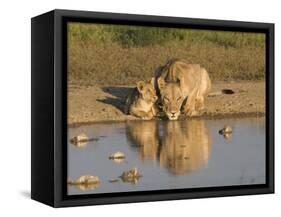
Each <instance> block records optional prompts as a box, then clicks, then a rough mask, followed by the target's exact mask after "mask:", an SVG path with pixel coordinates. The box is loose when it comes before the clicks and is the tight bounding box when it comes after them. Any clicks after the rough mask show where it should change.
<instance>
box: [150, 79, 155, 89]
mask: <svg viewBox="0 0 281 217" xmlns="http://www.w3.org/2000/svg"><path fill="white" fill-rule="evenodd" d="M150 83H151V84H152V86H153V87H154V88H155V78H151V80H150Z"/></svg>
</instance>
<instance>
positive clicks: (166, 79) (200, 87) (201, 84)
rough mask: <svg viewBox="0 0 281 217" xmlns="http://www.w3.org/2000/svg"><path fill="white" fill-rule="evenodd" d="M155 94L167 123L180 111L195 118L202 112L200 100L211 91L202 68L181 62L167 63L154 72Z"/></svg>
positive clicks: (174, 118)
mask: <svg viewBox="0 0 281 217" xmlns="http://www.w3.org/2000/svg"><path fill="white" fill-rule="evenodd" d="M155 77H156V79H157V82H156V84H157V91H158V95H159V97H160V99H161V102H162V105H163V111H164V113H165V114H166V116H167V117H168V118H169V119H170V120H176V119H178V117H179V115H180V112H181V109H182V111H183V113H184V114H185V115H187V116H196V115H199V114H200V112H201V111H202V110H203V109H204V98H205V96H206V95H207V94H208V92H209V91H210V89H211V81H210V78H209V75H208V72H207V71H206V69H205V68H203V67H201V66H200V65H198V64H189V63H187V62H186V61H184V60H179V59H174V60H170V61H168V62H167V63H166V65H164V66H163V67H160V68H159V69H158V70H156V73H155Z"/></svg>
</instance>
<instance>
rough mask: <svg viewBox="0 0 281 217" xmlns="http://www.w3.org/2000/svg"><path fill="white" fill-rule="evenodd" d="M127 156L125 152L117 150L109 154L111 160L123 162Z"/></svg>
mask: <svg viewBox="0 0 281 217" xmlns="http://www.w3.org/2000/svg"><path fill="white" fill-rule="evenodd" d="M125 158H126V156H125V154H124V153H123V152H120V151H118V152H115V153H114V154H112V155H110V156H109V159H110V160H113V161H114V162H116V163H121V162H123V161H124V159H125Z"/></svg>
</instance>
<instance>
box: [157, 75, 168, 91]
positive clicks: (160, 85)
mask: <svg viewBox="0 0 281 217" xmlns="http://www.w3.org/2000/svg"><path fill="white" fill-rule="evenodd" d="M157 83H158V87H159V89H160V91H162V90H163V88H164V87H165V85H166V82H165V80H164V78H162V77H160V78H158V80H157Z"/></svg>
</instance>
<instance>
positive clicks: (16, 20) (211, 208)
mask: <svg viewBox="0 0 281 217" xmlns="http://www.w3.org/2000/svg"><path fill="white" fill-rule="evenodd" d="M278 3H279V1H277V0H267V1H265V0H263V1H260V0H255V1H245V0H232V1H225V0H212V1H208V0H207V1H203V0H194V1H188V0H183V1H181V0H172V1H168V0H167V1H164V0H162V1H153V0H135V1H134V0H102V1H95V0H75V1H73V0H61V1H58V0H46V1H38V0H37V1H36V0H24V1H20V0H19V1H15V0H9V1H1V3H0V5H1V6H0V8H1V13H0V17H1V19H0V23H1V25H0V55H1V56H0V66H1V68H0V88H1V91H0V94H1V98H0V99H1V106H0V121H1V122H0V128H1V130H0V147H1V148H0V174H1V175H0V188H1V190H0V207H1V208H0V215H1V216H12V215H14V214H15V215H29V216H41V217H43V216H50V215H52V216H75V217H77V216H80V215H83V216H109V215H110V216H115V215H121V216H144V215H146V216H147V215H150V216H153V215H154V216H172V215H176V214H178V215H179V216H210V215H216V216H229V217H230V216H235V217H237V216H239V215H243V216H265V215H270V213H272V214H273V213H278V212H279V213H280V201H279V199H280V194H281V193H280V185H278V184H279V182H280V172H278V170H279V169H280V163H281V160H280V159H281V156H280V147H279V143H280V141H281V134H280V133H279V134H278V131H279V132H280V128H281V116H280V113H279V112H278V111H279V110H280V109H281V101H280V98H279V97H278V93H280V91H281V85H279V82H281V76H280V73H279V71H280V52H281V44H280V38H281V30H280V24H281V16H280V8H281V7H280V5H278ZM54 8H60V9H76V10H90V11H107V12H121V13H122V12H123V13H137V14H153V15H169V16H179V17H195V18H212V19H225V20H244V21H258V22H274V23H276V26H275V27H276V58H275V60H276V73H275V74H276V82H275V83H276V131H277V133H276V185H277V186H276V194H275V195H258V196H239V197H227V198H213V199H199V200H181V201H168V202H153V203H138V204H122V205H110V206H95V207H79V208H67V209H51V208H49V207H47V206H45V205H42V204H40V203H38V202H35V201H32V200H30V199H29V196H30V195H29V194H30V193H29V192H30V18H31V17H33V16H36V15H39V14H41V13H44V12H46V11H49V10H52V9H54ZM278 129H279V130H278ZM278 205H279V207H278ZM4 213H6V214H5V215H4Z"/></svg>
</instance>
